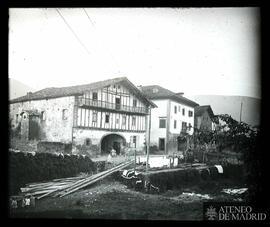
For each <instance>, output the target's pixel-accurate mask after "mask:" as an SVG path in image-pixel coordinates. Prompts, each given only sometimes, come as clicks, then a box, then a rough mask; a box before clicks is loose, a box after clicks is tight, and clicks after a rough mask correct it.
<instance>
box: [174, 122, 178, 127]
mask: <svg viewBox="0 0 270 227" xmlns="http://www.w3.org/2000/svg"><path fill="white" fill-rule="evenodd" d="M176 127H177V121H176V120H174V128H176Z"/></svg>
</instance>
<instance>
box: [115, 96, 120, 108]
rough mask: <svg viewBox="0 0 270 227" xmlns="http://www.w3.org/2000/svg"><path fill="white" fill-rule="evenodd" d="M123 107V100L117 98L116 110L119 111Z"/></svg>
mask: <svg viewBox="0 0 270 227" xmlns="http://www.w3.org/2000/svg"><path fill="white" fill-rule="evenodd" d="M120 105H121V99H120V98H119V97H116V98H115V108H116V109H117V110H119V109H120V107H121V106H120Z"/></svg>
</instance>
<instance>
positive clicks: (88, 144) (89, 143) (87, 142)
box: [85, 138, 91, 146]
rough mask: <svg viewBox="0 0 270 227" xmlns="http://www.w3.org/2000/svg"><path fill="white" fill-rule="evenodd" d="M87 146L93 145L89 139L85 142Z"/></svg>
mask: <svg viewBox="0 0 270 227" xmlns="http://www.w3.org/2000/svg"><path fill="white" fill-rule="evenodd" d="M85 145H86V146H90V145H91V140H90V139H89V138H87V139H86V140H85Z"/></svg>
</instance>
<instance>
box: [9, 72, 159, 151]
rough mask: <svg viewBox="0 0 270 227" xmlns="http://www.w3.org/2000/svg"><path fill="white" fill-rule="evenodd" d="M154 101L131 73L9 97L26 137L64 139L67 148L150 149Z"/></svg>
mask: <svg viewBox="0 0 270 227" xmlns="http://www.w3.org/2000/svg"><path fill="white" fill-rule="evenodd" d="M152 107H155V104H154V103H153V102H151V101H150V100H148V99H147V98H146V96H145V95H144V94H143V93H142V92H141V91H140V90H139V89H138V88H137V87H136V86H135V85H133V84H132V83H131V82H130V81H129V80H128V79H127V78H126V77H120V78H115V79H110V80H106V81H100V82H95V83H91V84H86V85H79V86H71V87H61V88H55V87H52V88H45V89H43V90H40V91H37V92H34V93H28V94H27V95H26V96H22V97H19V98H16V99H13V100H11V101H10V120H11V125H12V127H13V129H17V130H18V131H19V135H21V138H23V139H25V140H33V139H36V140H40V141H44V142H48V143H51V144H52V143H59V144H64V145H65V149H66V151H68V152H71V151H72V152H75V153H76V152H77V151H82V150H84V151H87V152H88V153H90V154H94V155H96V154H106V153H107V152H109V151H110V150H111V149H112V148H114V149H115V150H116V152H117V153H118V154H119V153H121V152H123V151H124V149H125V148H127V147H131V148H136V150H137V151H142V152H145V139H146V132H147V121H148V116H149V112H150V111H149V109H150V108H152Z"/></svg>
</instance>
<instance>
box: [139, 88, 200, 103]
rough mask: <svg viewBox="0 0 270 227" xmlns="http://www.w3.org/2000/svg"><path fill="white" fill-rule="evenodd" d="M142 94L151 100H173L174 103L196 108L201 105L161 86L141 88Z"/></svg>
mask: <svg viewBox="0 0 270 227" xmlns="http://www.w3.org/2000/svg"><path fill="white" fill-rule="evenodd" d="M141 89H142V92H143V93H144V94H145V95H146V96H147V97H148V98H149V99H152V100H154V99H172V100H174V101H177V102H180V103H183V104H186V105H189V106H192V107H195V106H198V105H199V104H198V103H196V102H194V101H192V100H190V99H188V98H185V97H184V96H183V95H182V93H174V92H172V91H170V90H168V89H166V88H163V87H161V86H159V85H150V86H143V87H141Z"/></svg>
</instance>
